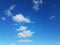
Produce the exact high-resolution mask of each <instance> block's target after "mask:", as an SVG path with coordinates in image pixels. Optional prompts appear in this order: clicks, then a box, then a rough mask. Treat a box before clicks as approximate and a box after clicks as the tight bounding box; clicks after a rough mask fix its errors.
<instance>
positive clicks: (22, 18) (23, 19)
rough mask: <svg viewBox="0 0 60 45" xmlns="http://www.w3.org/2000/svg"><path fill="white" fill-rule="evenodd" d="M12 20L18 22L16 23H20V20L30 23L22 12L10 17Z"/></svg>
mask: <svg viewBox="0 0 60 45" xmlns="http://www.w3.org/2000/svg"><path fill="white" fill-rule="evenodd" d="M12 18H13V20H14V21H16V22H18V23H22V22H25V23H30V22H31V21H30V19H28V18H26V17H24V16H23V15H22V14H17V15H15V16H13V17H12Z"/></svg>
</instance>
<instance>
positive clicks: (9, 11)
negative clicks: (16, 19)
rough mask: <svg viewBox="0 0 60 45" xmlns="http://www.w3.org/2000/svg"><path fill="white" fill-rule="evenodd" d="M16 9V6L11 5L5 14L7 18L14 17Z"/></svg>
mask: <svg viewBox="0 0 60 45" xmlns="http://www.w3.org/2000/svg"><path fill="white" fill-rule="evenodd" d="M14 8H15V5H11V6H10V7H9V8H8V9H6V10H5V11H4V12H5V14H6V15H7V16H12V15H13V14H12V12H11V11H12V10H13V9H14Z"/></svg>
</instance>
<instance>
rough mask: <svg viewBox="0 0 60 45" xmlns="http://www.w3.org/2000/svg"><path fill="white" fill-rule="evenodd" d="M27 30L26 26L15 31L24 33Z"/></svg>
mask: <svg viewBox="0 0 60 45" xmlns="http://www.w3.org/2000/svg"><path fill="white" fill-rule="evenodd" d="M25 30H27V27H26V26H20V27H19V28H18V29H17V31H25Z"/></svg>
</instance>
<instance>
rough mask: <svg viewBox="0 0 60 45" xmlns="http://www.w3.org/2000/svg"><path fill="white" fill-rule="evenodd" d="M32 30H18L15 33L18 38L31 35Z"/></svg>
mask: <svg viewBox="0 0 60 45" xmlns="http://www.w3.org/2000/svg"><path fill="white" fill-rule="evenodd" d="M33 33H34V32H31V31H30V30H26V31H23V32H19V33H18V34H17V36H18V38H27V37H30V36H32V34H33Z"/></svg>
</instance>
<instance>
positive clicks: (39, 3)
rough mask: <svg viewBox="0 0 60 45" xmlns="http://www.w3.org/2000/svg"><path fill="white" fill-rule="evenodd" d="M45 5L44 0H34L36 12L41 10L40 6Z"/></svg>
mask: <svg viewBox="0 0 60 45" xmlns="http://www.w3.org/2000/svg"><path fill="white" fill-rule="evenodd" d="M42 3H43V0H33V7H32V8H33V9H34V10H35V11H38V10H39V6H40V5H41V4H42Z"/></svg>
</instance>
